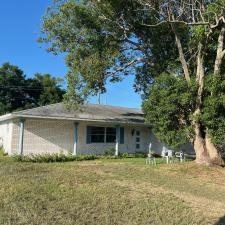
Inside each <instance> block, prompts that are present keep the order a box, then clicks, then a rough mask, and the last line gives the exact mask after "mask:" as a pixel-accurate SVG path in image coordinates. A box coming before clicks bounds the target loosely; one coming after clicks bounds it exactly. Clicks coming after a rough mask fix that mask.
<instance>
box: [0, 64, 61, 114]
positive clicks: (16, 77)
mask: <svg viewBox="0 0 225 225" xmlns="http://www.w3.org/2000/svg"><path fill="white" fill-rule="evenodd" d="M64 93H65V91H64V90H63V89H62V88H61V86H60V80H59V79H56V78H54V77H51V75H49V74H43V75H42V74H36V75H35V76H34V78H28V79H26V76H25V74H24V72H23V71H22V70H21V69H19V68H18V67H17V66H14V65H10V64H9V63H5V64H3V65H2V67H0V115H3V114H6V113H10V112H13V111H18V110H22V109H28V108H32V107H36V106H42V105H47V104H52V103H56V102H61V101H62V99H63V94H64Z"/></svg>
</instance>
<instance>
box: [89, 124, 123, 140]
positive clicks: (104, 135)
mask: <svg viewBox="0 0 225 225" xmlns="http://www.w3.org/2000/svg"><path fill="white" fill-rule="evenodd" d="M115 142H116V128H115V127H87V143H88V144H90V143H115ZM123 143H124V128H122V127H121V128H120V144H123Z"/></svg>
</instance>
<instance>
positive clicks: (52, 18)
mask: <svg viewBox="0 0 225 225" xmlns="http://www.w3.org/2000/svg"><path fill="white" fill-rule="evenodd" d="M224 12H225V0H200V1H199V0H198V1H197V0H191V1H190V0H179V1H174V0H159V1H155V0H98V1H96V0H81V1H76V0H67V1H65V0H57V1H54V4H53V5H52V6H51V7H49V9H48V11H47V13H46V15H45V16H44V18H43V26H42V35H41V38H40V40H39V41H41V42H43V43H46V44H47V45H48V51H50V52H53V53H55V54H60V53H66V63H67V65H68V67H69V70H70V71H69V75H68V78H69V79H68V80H69V84H71V85H70V86H69V91H68V92H67V100H71V99H72V101H73V100H79V101H78V102H81V100H82V99H85V98H86V97H87V96H88V95H89V94H96V93H97V92H99V91H101V92H104V91H105V84H106V83H107V82H108V81H110V82H119V81H121V80H122V79H123V78H124V77H125V76H127V75H129V74H134V75H135V77H136V79H135V82H134V88H135V90H136V91H139V92H140V93H141V94H142V96H143V109H144V112H145V113H146V120H147V121H148V122H150V123H151V125H152V128H153V131H154V132H155V133H156V135H157V136H158V137H159V138H160V139H161V140H162V141H165V142H167V143H168V144H169V145H170V146H172V147H176V148H178V147H179V146H181V145H182V144H183V143H185V142H186V141H191V142H193V145H194V148H195V150H196V155H197V162H199V163H204V164H223V162H222V159H221V155H220V152H221V150H222V149H223V146H224V144H225V122H224V121H225V118H224V116H225V101H224V99H225V93H224V80H225V76H224V73H225V65H224V63H223V62H224V61H223V60H224V55H225V49H224V35H225V18H224ZM72 96H73V97H72Z"/></svg>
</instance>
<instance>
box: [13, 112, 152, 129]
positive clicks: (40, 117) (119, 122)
mask: <svg viewBox="0 0 225 225" xmlns="http://www.w3.org/2000/svg"><path fill="white" fill-rule="evenodd" d="M12 118H24V119H26V118H29V119H49V120H68V121H77V122H98V123H108V124H113V125H116V124H124V125H135V126H146V127H149V126H150V124H147V123H142V122H132V121H125V120H116V119H87V118H84V119H83V118H74V117H61V116H60V117H55V116H33V115H24V114H23V115H20V114H17V113H13V115H12Z"/></svg>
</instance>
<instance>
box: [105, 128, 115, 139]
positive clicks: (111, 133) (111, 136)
mask: <svg viewBox="0 0 225 225" xmlns="http://www.w3.org/2000/svg"><path fill="white" fill-rule="evenodd" d="M114 142H116V128H114V127H107V128H106V143H114Z"/></svg>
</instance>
